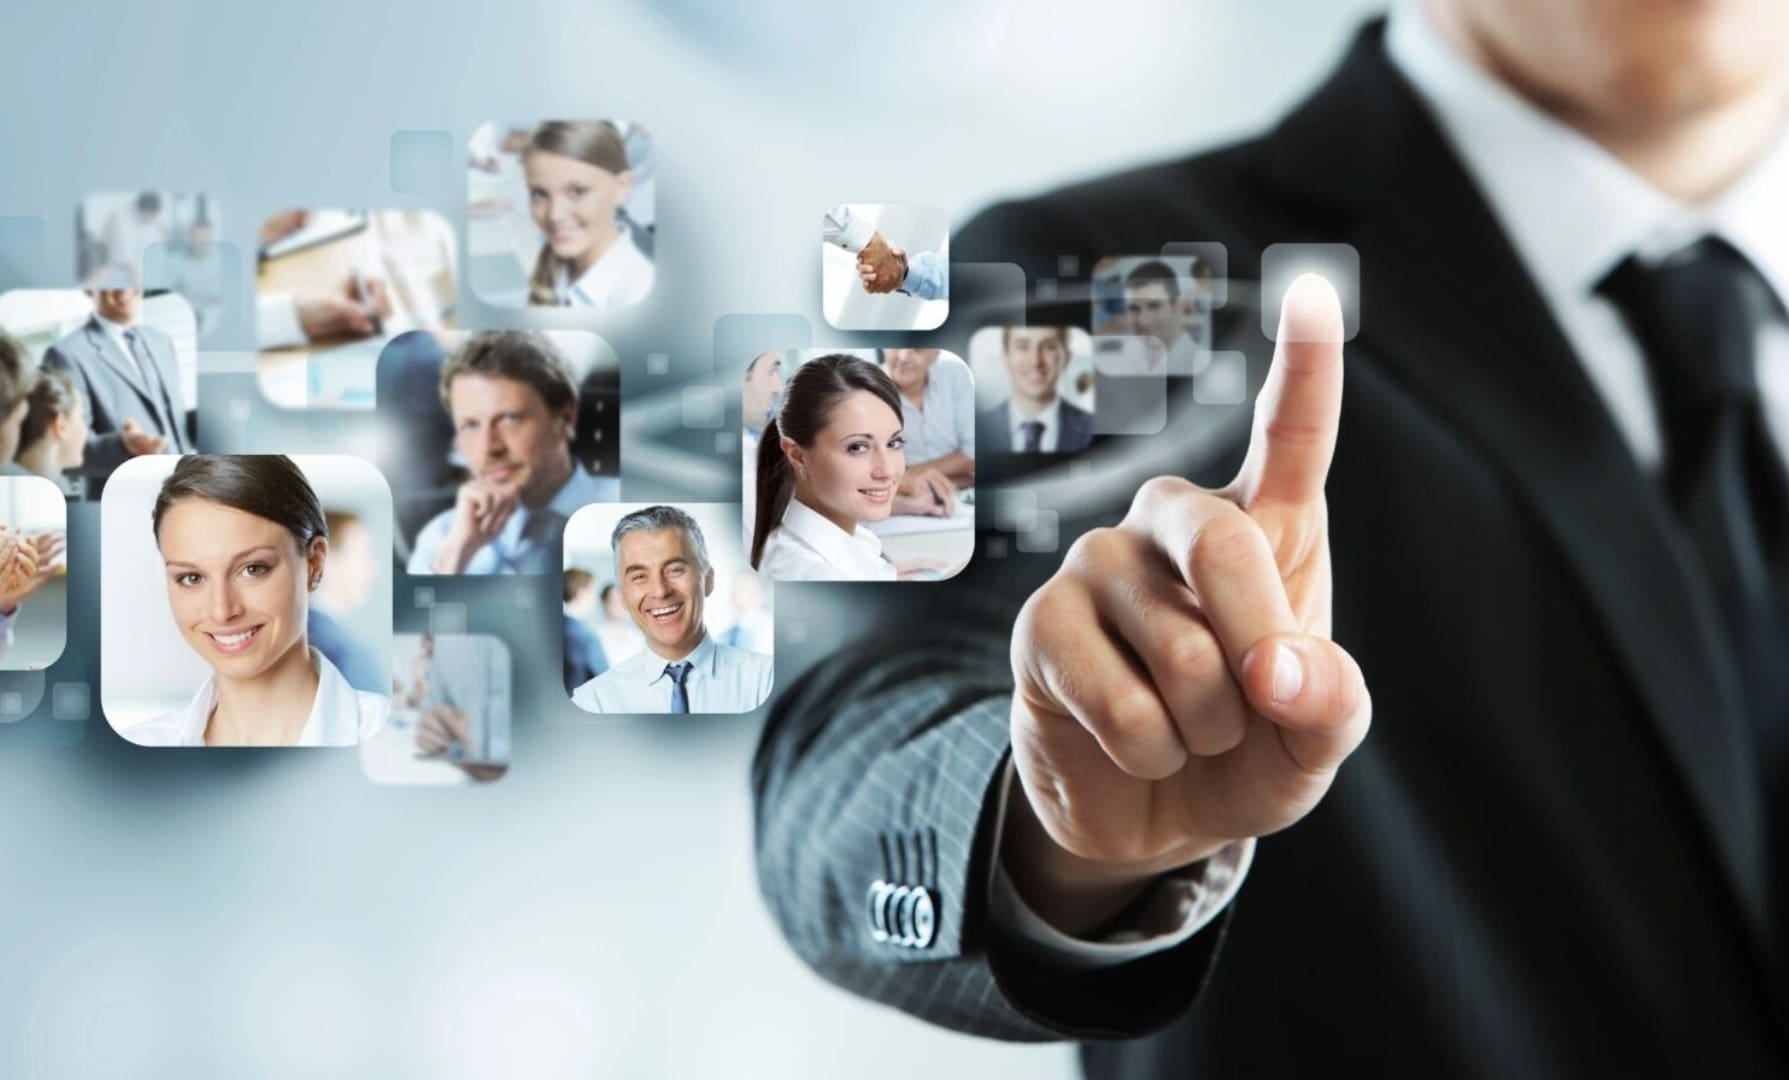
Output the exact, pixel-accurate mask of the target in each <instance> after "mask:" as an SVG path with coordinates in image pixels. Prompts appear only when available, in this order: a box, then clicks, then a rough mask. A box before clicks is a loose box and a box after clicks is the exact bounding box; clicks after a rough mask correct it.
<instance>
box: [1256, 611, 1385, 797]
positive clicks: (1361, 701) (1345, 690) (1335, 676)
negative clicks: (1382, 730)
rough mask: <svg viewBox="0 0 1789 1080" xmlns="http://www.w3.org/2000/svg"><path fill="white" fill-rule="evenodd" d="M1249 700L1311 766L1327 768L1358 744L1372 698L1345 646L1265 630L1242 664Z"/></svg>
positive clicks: (1289, 747) (1298, 757)
mask: <svg viewBox="0 0 1789 1080" xmlns="http://www.w3.org/2000/svg"><path fill="white" fill-rule="evenodd" d="M1241 674H1242V678H1241V682H1242V691H1243V694H1244V695H1246V696H1247V697H1248V699H1249V705H1250V706H1251V707H1252V708H1253V709H1254V710H1255V711H1256V712H1258V713H1260V714H1261V715H1262V716H1263V717H1264V718H1266V719H1267V720H1268V721H1270V722H1272V723H1273V724H1275V725H1277V726H1278V727H1279V728H1280V739H1281V741H1282V742H1283V743H1285V746H1286V751H1287V753H1289V754H1290V755H1291V756H1292V757H1293V759H1294V760H1295V761H1297V763H1298V764H1299V765H1300V766H1301V767H1303V768H1305V769H1307V770H1310V771H1318V770H1322V769H1331V768H1334V767H1336V766H1337V765H1339V764H1341V761H1342V759H1343V758H1345V757H1347V756H1348V755H1349V754H1350V753H1352V752H1353V751H1354V748H1355V747H1356V746H1358V745H1360V741H1361V739H1363V738H1365V737H1366V732H1367V725H1368V723H1369V720H1370V718H1371V715H1372V698H1371V696H1370V695H1369V694H1368V693H1367V684H1366V679H1365V677H1364V676H1362V675H1361V672H1360V665H1359V664H1356V663H1355V662H1354V657H1352V656H1349V655H1348V652H1347V650H1345V649H1343V648H1342V647H1341V646H1340V645H1337V644H1336V643H1335V642H1333V641H1330V640H1329V639H1327V638H1321V637H1314V636H1311V635H1309V634H1269V635H1268V636H1266V637H1264V638H1262V639H1261V640H1260V641H1257V642H1256V643H1255V644H1254V645H1252V646H1250V648H1249V651H1248V652H1246V653H1244V654H1243V657H1242V665H1241Z"/></svg>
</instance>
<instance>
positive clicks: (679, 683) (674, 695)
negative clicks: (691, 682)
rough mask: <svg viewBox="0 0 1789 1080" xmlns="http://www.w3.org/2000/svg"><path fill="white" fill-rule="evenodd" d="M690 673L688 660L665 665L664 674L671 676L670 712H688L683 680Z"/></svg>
mask: <svg viewBox="0 0 1789 1080" xmlns="http://www.w3.org/2000/svg"><path fill="white" fill-rule="evenodd" d="M689 673H690V662H689V661H688V660H685V661H683V662H682V663H677V664H666V665H665V674H666V675H669V676H671V711H672V712H674V713H686V712H689V711H690V697H689V691H687V690H685V689H684V687H683V680H684V679H685V678H686V677H688V675H689Z"/></svg>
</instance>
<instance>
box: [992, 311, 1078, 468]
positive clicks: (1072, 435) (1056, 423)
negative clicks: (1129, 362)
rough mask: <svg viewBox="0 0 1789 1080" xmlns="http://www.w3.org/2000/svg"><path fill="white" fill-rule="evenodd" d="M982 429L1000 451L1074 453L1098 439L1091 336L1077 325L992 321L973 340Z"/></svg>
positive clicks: (994, 448)
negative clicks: (1017, 324)
mask: <svg viewBox="0 0 1789 1080" xmlns="http://www.w3.org/2000/svg"><path fill="white" fill-rule="evenodd" d="M969 363H970V367H971V368H972V370H973V371H974V372H975V388H976V402H977V406H976V407H977V409H978V410H979V411H978V413H977V430H978V431H979V432H980V433H981V436H982V439H983V440H984V444H985V445H986V446H988V447H990V448H992V449H993V451H994V452H996V453H1010V454H1074V453H1079V452H1080V451H1082V450H1085V449H1087V448H1088V447H1090V446H1092V445H1093V437H1094V435H1095V434H1097V433H1098V432H1099V428H1098V425H1097V415H1098V414H1097V412H1096V394H1095V391H1096V390H1097V385H1096V384H1097V379H1096V378H1095V376H1096V374H1097V371H1096V369H1095V367H1094V362H1093V339H1092V338H1091V337H1090V336H1089V335H1088V333H1087V331H1086V330H1084V329H1082V328H1081V327H1078V326H989V327H983V328H982V329H980V330H977V331H976V332H975V333H974V334H973V335H971V337H970V338H969Z"/></svg>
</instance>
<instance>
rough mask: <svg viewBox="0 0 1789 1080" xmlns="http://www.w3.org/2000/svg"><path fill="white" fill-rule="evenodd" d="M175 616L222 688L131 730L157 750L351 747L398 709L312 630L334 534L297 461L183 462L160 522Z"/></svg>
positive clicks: (165, 491)
mask: <svg viewBox="0 0 1789 1080" xmlns="http://www.w3.org/2000/svg"><path fill="white" fill-rule="evenodd" d="M151 521H152V525H153V527H154V530H155V541H156V546H157V548H159V549H160V551H161V556H162V562H163V565H164V566H165V567H166V568H167V587H168V607H169V608H170V609H171V611H172V612H173V615H174V622H175V623H176V624H177V625H178V626H179V627H180V632H181V634H182V635H183V636H184V637H185V638H186V643H187V645H188V646H190V647H191V648H192V650H193V651H194V652H196V653H198V654H199V657H200V659H202V660H204V661H205V662H206V663H207V664H209V665H210V666H211V670H212V676H211V677H210V678H208V679H206V680H205V682H204V684H203V685H201V686H200V687H199V691H198V693H196V694H195V695H193V699H192V701H191V703H189V704H188V705H186V706H185V707H184V708H181V709H178V710H176V711H174V712H171V713H167V714H165V715H163V716H158V717H156V718H155V719H153V720H150V721H148V722H147V723H144V724H141V725H138V726H137V727H134V728H131V729H130V730H129V731H128V732H127V735H128V737H129V738H130V739H131V740H132V741H133V742H137V743H140V744H143V745H147V746H352V745H354V744H355V743H358V742H360V741H362V740H364V739H366V738H368V737H370V736H371V735H372V734H373V733H374V732H375V731H377V730H378V728H379V726H380V725H381V724H383V723H384V722H385V718H386V715H387V714H388V713H389V712H390V709H391V703H390V701H389V700H388V699H386V698H384V697H382V696H380V695H378V694H370V693H363V692H357V691H355V690H354V689H353V688H352V687H351V686H349V685H348V682H347V680H346V679H344V678H343V677H342V674H341V672H340V671H338V670H336V667H335V665H334V664H331V663H330V662H329V661H328V660H327V659H326V658H324V656H323V655H322V654H321V653H319V652H318V651H317V650H316V649H314V648H312V647H311V645H310V642H309V639H308V635H307V633H306V630H305V620H306V616H307V615H308V613H309V609H310V594H311V593H312V592H314V591H315V590H316V588H317V586H318V585H320V584H321V583H322V581H323V570H324V563H325V562H326V560H327V559H328V557H329V539H328V526H327V525H326V524H325V521H324V517H323V508H322V506H321V504H319V503H318V501H317V494H316V492H314V491H312V490H311V485H310V482H309V481H308V480H306V479H305V476H304V473H303V472H301V471H300V470H299V468H298V466H297V465H294V464H293V463H292V460H291V459H290V458H286V457H282V456H278V455H265V456H260V455H241V456H237V455H215V456H188V457H183V458H181V459H180V460H179V462H178V463H177V464H176V465H175V466H174V471H173V472H172V473H171V474H170V475H169V476H168V478H167V480H166V481H164V482H163V483H162V487H161V493H160V494H159V495H158V496H157V497H156V500H155V510H154V512H153V514H152V517H151Z"/></svg>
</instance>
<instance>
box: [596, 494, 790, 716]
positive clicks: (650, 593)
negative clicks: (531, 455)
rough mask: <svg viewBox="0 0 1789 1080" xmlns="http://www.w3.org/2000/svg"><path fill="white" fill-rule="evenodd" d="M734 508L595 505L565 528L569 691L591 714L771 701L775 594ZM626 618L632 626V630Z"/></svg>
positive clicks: (729, 709)
mask: <svg viewBox="0 0 1789 1080" xmlns="http://www.w3.org/2000/svg"><path fill="white" fill-rule="evenodd" d="M738 537H739V507H738V506H736V505H733V504H731V503H685V504H679V505H674V506H673V505H663V504H652V505H646V504H639V503H623V504H619V505H608V506H587V507H585V508H584V509H582V510H580V511H578V513H577V514H576V515H574V516H573V518H572V521H571V524H570V525H569V526H567V528H566V531H565V572H564V594H565V683H566V690H567V692H568V693H569V694H570V695H571V701H572V704H573V705H576V706H577V707H578V708H580V709H583V710H584V711H586V712H591V713H609V714H628V715H659V714H664V713H673V714H675V713H745V712H751V711H752V710H754V709H756V708H757V707H758V706H760V705H762V704H763V703H764V702H765V701H767V700H769V698H770V691H771V686H772V684H773V682H774V679H775V664H774V663H773V660H772V656H773V650H774V643H775V635H774V632H773V630H772V627H773V622H772V615H771V611H772V609H771V590H770V588H769V587H768V586H767V584H766V583H765V582H764V581H763V580H762V579H761V578H760V577H759V575H758V574H756V573H754V572H753V571H752V569H751V568H750V567H749V566H747V565H746V561H745V554H744V552H743V551H742V550H741V549H740V546H739V542H738ZM624 620H625V621H624Z"/></svg>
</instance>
